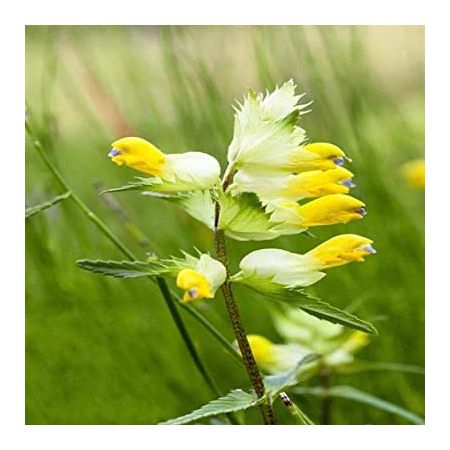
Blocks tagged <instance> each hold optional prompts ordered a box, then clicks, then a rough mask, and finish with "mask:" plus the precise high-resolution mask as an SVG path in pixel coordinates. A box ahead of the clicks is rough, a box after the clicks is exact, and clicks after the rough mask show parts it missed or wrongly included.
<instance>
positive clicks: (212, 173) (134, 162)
mask: <svg viewBox="0 0 450 450" xmlns="http://www.w3.org/2000/svg"><path fill="white" fill-rule="evenodd" d="M108 156H109V157H110V158H111V160H112V161H113V162H114V163H116V164H118V165H119V166H120V165H123V164H124V165H126V166H129V167H131V168H133V169H135V170H138V171H140V172H143V173H146V174H147V175H151V177H152V178H150V179H149V189H151V190H156V191H161V192H176V191H192V190H196V189H211V188H213V187H214V186H216V185H217V183H218V182H219V176H220V166H219V163H218V162H217V160H216V159H215V158H214V157H213V156H211V155H208V154H207V153H202V152H186V153H173V154H165V153H163V152H162V151H161V150H159V149H158V148H157V147H155V146H154V145H153V144H152V143H150V142H148V141H146V140H145V139H141V138H138V137H125V138H122V139H119V140H117V141H115V142H113V143H112V149H111V151H110V152H109V154H108Z"/></svg>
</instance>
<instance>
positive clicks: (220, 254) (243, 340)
mask: <svg viewBox="0 0 450 450" xmlns="http://www.w3.org/2000/svg"><path fill="white" fill-rule="evenodd" d="M225 174H226V175H225V177H224V181H223V184H222V187H223V190H224V191H225V190H226V188H227V187H228V184H229V183H230V180H231V177H232V169H231V168H230V167H228V168H227V170H226V172H225ZM219 218H220V203H219V201H216V203H215V219H214V244H215V248H216V256H217V259H218V260H219V261H220V262H221V263H222V264H223V265H224V266H225V268H226V269H227V273H228V257H227V249H226V243H225V233H224V231H223V230H219V229H218V225H219ZM221 291H222V294H223V297H224V300H225V305H226V307H227V311H228V316H229V317H230V321H231V324H232V326H233V330H234V334H235V336H236V340H237V343H238V345H239V350H240V352H241V355H242V359H243V361H244V364H245V368H246V370H247V374H248V377H249V379H250V382H251V384H252V386H253V389H254V391H255V393H256V395H257V396H258V397H259V398H261V397H264V394H265V388H264V383H263V380H262V377H261V374H260V373H259V370H258V366H257V365H256V361H255V357H254V356H253V352H252V349H251V348H250V344H249V343H248V339H247V333H246V332H245V329H244V326H243V324H242V320H241V315H240V313H239V308H238V305H237V303H236V301H235V299H234V296H233V291H232V290H231V283H230V280H229V278H228V276H227V279H226V280H225V283H224V284H223V285H222V286H221ZM260 409H261V414H262V416H263V419H264V423H265V424H266V425H275V424H276V419H275V414H274V411H273V408H272V406H271V405H270V403H269V402H268V401H267V402H264V403H262V404H261V405H260Z"/></svg>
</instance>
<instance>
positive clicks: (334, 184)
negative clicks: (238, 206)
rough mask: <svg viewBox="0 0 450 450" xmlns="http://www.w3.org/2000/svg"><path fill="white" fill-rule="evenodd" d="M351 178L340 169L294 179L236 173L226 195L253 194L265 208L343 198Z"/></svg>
mask: <svg viewBox="0 0 450 450" xmlns="http://www.w3.org/2000/svg"><path fill="white" fill-rule="evenodd" d="M352 178H353V174H352V173H351V172H350V171H349V170H347V169H344V168H343V167H336V168H334V169H330V170H325V171H322V170H311V171H308V172H302V173H299V174H297V175H293V174H285V173H280V172H278V173H271V172H267V171H260V172H257V171H254V172H248V171H245V170H240V171H238V172H237V174H236V175H235V176H234V179H233V184H232V185H231V186H230V192H231V194H232V195H237V194H241V193H244V192H253V193H255V194H256V195H258V197H259V199H260V200H261V201H262V203H263V204H264V205H267V204H269V203H273V202H280V201H289V200H291V201H297V200H301V199H304V198H314V197H320V196H323V195H329V194H347V193H348V192H349V191H350V188H352V187H354V186H355V185H354V184H353V182H352V181H351V179H352Z"/></svg>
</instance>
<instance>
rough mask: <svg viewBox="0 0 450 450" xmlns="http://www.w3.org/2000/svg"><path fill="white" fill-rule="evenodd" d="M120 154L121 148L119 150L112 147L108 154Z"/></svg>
mask: <svg viewBox="0 0 450 450" xmlns="http://www.w3.org/2000/svg"><path fill="white" fill-rule="evenodd" d="M117 155H120V150H117V148H113V149H111V151H110V152H109V153H108V156H109V157H110V158H114V156H117Z"/></svg>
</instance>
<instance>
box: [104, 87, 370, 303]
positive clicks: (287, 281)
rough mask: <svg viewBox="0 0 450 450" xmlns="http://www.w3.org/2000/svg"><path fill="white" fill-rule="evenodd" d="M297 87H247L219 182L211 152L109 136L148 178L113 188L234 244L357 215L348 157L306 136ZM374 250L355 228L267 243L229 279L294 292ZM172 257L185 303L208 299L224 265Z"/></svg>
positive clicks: (123, 159) (360, 208) (119, 154)
mask: <svg viewBox="0 0 450 450" xmlns="http://www.w3.org/2000/svg"><path fill="white" fill-rule="evenodd" d="M295 87H296V86H295V85H294V83H293V81H292V80H290V81H288V82H286V83H284V84H283V85H282V86H281V87H279V88H277V89H275V90H274V91H273V92H272V93H267V94H266V95H264V94H262V93H257V94H255V93H253V92H250V93H249V94H248V95H247V96H246V98H245V99H244V101H243V103H242V104H240V103H238V105H237V107H236V115H235V126H234V136H233V139H232V142H231V144H230V146H229V149H228V163H229V164H228V168H227V170H226V172H225V175H224V180H223V184H221V183H220V166H219V164H218V162H217V161H216V159H215V158H214V157H212V156H210V155H208V154H206V153H202V152H192V151H189V152H186V153H180V154H165V153H163V152H162V151H161V150H159V149H158V148H157V147H156V146H154V145H153V144H151V143H150V142H148V141H146V140H144V139H141V138H137V137H125V138H122V139H119V140H117V141H115V142H113V144H112V148H111V150H110V152H109V156H110V157H111V159H112V161H113V162H114V163H116V164H119V165H122V164H124V165H127V166H129V167H131V168H133V169H136V170H138V171H140V172H143V173H145V174H146V175H148V176H149V177H147V178H139V179H138V181H137V182H135V183H133V184H131V185H129V186H125V187H122V188H116V189H113V190H115V191H117V190H130V189H131V190H141V191H143V193H144V194H147V195H152V196H157V197H158V198H163V199H165V200H168V201H172V202H174V203H176V204H178V205H179V206H181V207H183V208H184V209H185V210H186V211H187V212H188V213H189V214H191V215H192V216H193V217H195V218H196V219H199V220H201V221H202V222H203V223H204V224H206V225H207V226H208V227H210V228H211V229H213V228H215V227H217V228H218V229H221V230H224V232H225V233H226V234H227V235H228V236H229V237H231V238H234V239H237V240H269V239H273V238H276V237H277V236H280V235H289V234H297V233H301V232H303V231H305V230H306V229H308V228H309V227H315V226H322V225H332V224H337V223H348V222H350V221H352V220H357V219H361V218H362V217H363V216H364V215H365V214H366V211H365V204H364V203H363V202H362V201H360V200H358V199H356V198H354V197H352V196H350V195H348V194H349V191H350V189H351V188H352V187H354V186H355V185H354V183H353V181H352V179H353V174H352V172H350V171H349V170H348V169H346V168H344V167H343V166H344V164H345V162H346V160H349V158H348V157H347V156H346V155H345V153H344V151H343V150H342V149H341V148H339V147H338V146H336V145H333V144H330V143H324V142H316V143H308V142H307V138H306V133H305V131H304V130H303V129H302V128H301V127H300V126H299V125H298V121H299V119H300V117H301V116H302V114H304V113H305V112H307V111H306V108H307V107H308V104H299V101H300V99H301V98H302V96H301V95H296V94H295ZM215 202H218V203H219V205H220V216H219V217H218V220H217V224H215V223H214V216H215ZM372 253H375V250H374V248H373V247H372V240H370V239H368V238H365V237H362V236H359V235H354V234H343V235H339V236H335V237H333V238H331V239H329V240H328V241H326V242H324V243H322V244H320V245H318V246H316V247H315V248H313V249H312V250H310V251H309V252H307V253H306V254H304V255H300V254H295V253H292V252H288V251H285V250H281V249H276V248H266V249H262V250H257V251H255V252H252V253H250V254H248V255H247V256H245V257H244V258H243V259H242V261H241V262H240V271H239V272H238V273H236V274H234V275H232V276H231V277H230V280H231V281H233V282H240V283H243V284H246V285H248V286H251V287H253V288H255V289H257V290H260V291H262V292H275V291H278V292H280V291H283V290H289V291H292V290H296V289H298V288H302V287H306V286H310V285H311V284H313V283H315V282H317V281H319V280H320V279H322V278H323V277H324V276H325V273H324V272H323V271H324V270H326V269H329V268H331V267H336V266H340V265H343V264H347V263H349V262H352V261H363V260H364V257H365V256H368V255H370V254H372ZM172 261H178V262H177V263H176V264H175V267H176V268H177V272H176V273H175V275H176V284H177V286H178V287H179V288H181V289H183V290H184V296H183V300H184V301H190V300H199V299H202V298H212V297H213V296H214V294H215V292H216V290H217V289H218V287H219V286H220V285H221V284H222V283H223V282H224V281H225V279H226V277H227V273H226V269H225V267H224V266H223V265H222V264H221V263H220V262H218V261H216V260H214V259H213V258H211V257H210V256H209V255H206V254H200V255H199V258H196V257H191V256H186V259H185V260H183V261H182V262H180V261H181V260H175V259H174V260H172ZM161 267H162V270H163V271H166V269H167V267H165V268H164V265H162V266H161ZM166 272H167V271H166ZM171 273H173V270H172V271H171Z"/></svg>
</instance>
